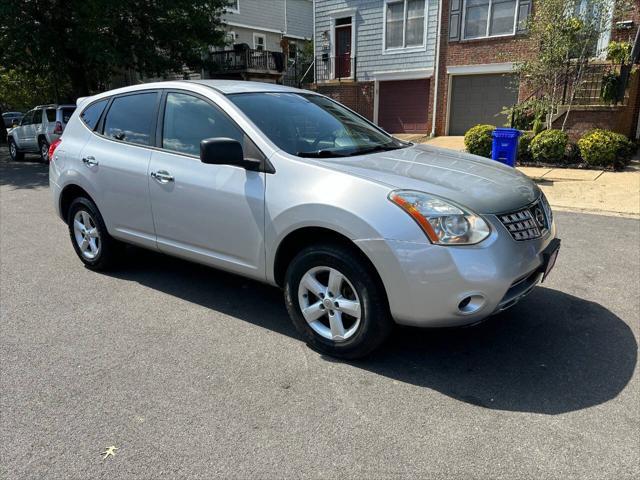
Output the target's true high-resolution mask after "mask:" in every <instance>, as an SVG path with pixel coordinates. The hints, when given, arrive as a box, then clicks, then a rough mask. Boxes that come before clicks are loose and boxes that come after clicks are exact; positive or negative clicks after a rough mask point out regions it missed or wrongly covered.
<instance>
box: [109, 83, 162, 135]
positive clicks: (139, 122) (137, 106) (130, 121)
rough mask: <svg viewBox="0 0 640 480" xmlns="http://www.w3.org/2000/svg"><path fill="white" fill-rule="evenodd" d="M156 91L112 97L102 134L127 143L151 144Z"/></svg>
mask: <svg viewBox="0 0 640 480" xmlns="http://www.w3.org/2000/svg"><path fill="white" fill-rule="evenodd" d="M157 98H158V95H157V93H155V92H153V93H137V94H134V95H127V96H126V97H118V98H116V99H114V101H113V103H112V104H111V107H110V108H109V111H108V112H107V118H106V120H105V123H104V134H105V135H106V136H107V137H109V138H114V139H116V140H120V141H123V142H127V143H135V144H138V145H150V144H151V133H152V132H151V130H152V128H153V123H154V116H155V110H156V100H157Z"/></svg>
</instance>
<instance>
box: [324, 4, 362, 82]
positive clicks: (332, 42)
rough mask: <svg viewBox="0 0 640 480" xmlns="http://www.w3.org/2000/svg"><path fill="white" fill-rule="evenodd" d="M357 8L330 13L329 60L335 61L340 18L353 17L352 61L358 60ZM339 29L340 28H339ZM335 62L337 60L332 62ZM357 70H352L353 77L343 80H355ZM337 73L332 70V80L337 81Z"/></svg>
mask: <svg viewBox="0 0 640 480" xmlns="http://www.w3.org/2000/svg"><path fill="white" fill-rule="evenodd" d="M356 13H357V9H356V8H345V9H341V10H335V11H333V12H329V14H328V16H329V19H330V25H329V52H330V53H329V58H331V59H335V48H336V20H338V19H340V18H346V17H351V59H354V58H356V51H357V44H356V28H357V24H356ZM338 27H339V26H338ZM331 61H332V62H335V60H331ZM354 70H355V68H352V69H351V75H349V77H344V78H343V80H345V79H347V80H353V78H354V77H353V74H354ZM335 78H336V72H335V68H331V80H335Z"/></svg>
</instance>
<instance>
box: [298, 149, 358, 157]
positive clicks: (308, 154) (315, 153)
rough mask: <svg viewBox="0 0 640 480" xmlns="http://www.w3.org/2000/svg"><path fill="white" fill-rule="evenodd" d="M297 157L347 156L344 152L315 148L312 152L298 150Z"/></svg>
mask: <svg viewBox="0 0 640 480" xmlns="http://www.w3.org/2000/svg"><path fill="white" fill-rule="evenodd" d="M296 156H297V157H307V158H331V157H346V155H345V154H343V153H338V152H334V151H332V150H314V151H311V152H298V153H296Z"/></svg>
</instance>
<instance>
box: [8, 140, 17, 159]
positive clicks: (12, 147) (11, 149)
mask: <svg viewBox="0 0 640 480" xmlns="http://www.w3.org/2000/svg"><path fill="white" fill-rule="evenodd" d="M9 153H10V154H11V158H16V156H17V155H18V149H17V148H16V144H15V143H14V142H11V143H10V144H9Z"/></svg>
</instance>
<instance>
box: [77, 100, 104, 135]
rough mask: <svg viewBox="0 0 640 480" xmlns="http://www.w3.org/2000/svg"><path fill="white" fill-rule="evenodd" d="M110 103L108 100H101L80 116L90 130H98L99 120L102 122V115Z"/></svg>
mask: <svg viewBox="0 0 640 480" xmlns="http://www.w3.org/2000/svg"><path fill="white" fill-rule="evenodd" d="M108 102H109V99H108V98H105V99H104V100H100V101H99V102H96V103H93V104H91V105H89V106H88V107H87V108H85V109H84V111H83V112H82V113H81V114H80V118H81V119H82V121H83V122H84V124H85V125H86V126H87V127H89V129H90V130H93V129H95V128H96V125H97V124H98V120H100V115H102V112H103V111H104V107H106V106H107V103H108Z"/></svg>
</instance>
